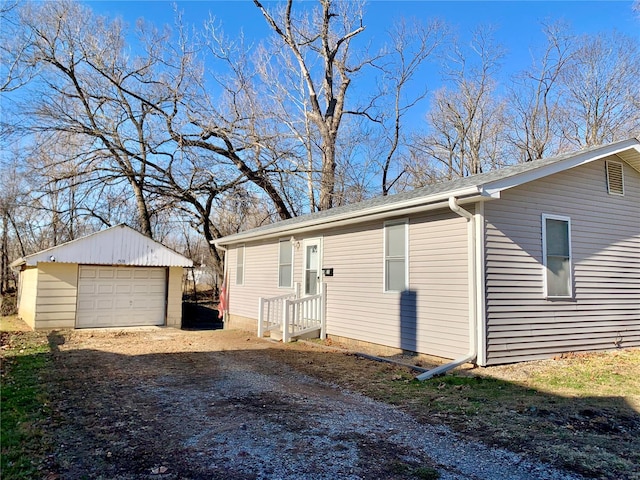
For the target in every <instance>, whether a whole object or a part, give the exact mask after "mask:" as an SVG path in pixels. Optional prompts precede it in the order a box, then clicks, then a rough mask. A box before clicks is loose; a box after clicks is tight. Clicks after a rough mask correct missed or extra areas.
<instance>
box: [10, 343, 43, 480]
mask: <svg viewBox="0 0 640 480" xmlns="http://www.w3.org/2000/svg"><path fill="white" fill-rule="evenodd" d="M0 340H1V341H0V344H1V348H2V369H1V397H2V398H1V400H2V402H1V404H2V407H1V408H2V411H1V413H0V414H1V415H2V422H1V424H0V449H1V456H0V468H1V471H2V478H3V479H5V480H9V479H32V478H39V477H41V476H42V472H40V470H41V468H42V466H43V464H44V460H45V458H46V452H47V445H46V440H45V436H44V430H43V425H44V424H45V422H46V421H47V418H48V413H49V407H48V400H47V394H46V390H45V388H44V386H43V381H42V377H43V375H44V373H45V371H46V369H47V368H48V367H49V366H50V364H51V357H50V349H49V345H48V343H47V340H46V337H44V336H43V335H41V334H37V333H13V334H12V333H7V332H3V333H2V335H1V337H0Z"/></svg>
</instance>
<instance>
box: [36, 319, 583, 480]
mask: <svg viewBox="0 0 640 480" xmlns="http://www.w3.org/2000/svg"><path fill="white" fill-rule="evenodd" d="M49 340H50V343H52V344H54V345H55V350H56V353H55V360H54V362H55V366H56V368H54V369H53V372H55V373H52V378H50V379H48V380H50V385H51V386H52V404H53V405H55V408H54V420H53V421H54V422H55V425H54V427H55V428H54V429H53V431H54V432H55V438H54V439H53V440H54V442H55V444H56V445H57V447H56V449H55V453H54V455H53V456H52V458H51V464H52V469H53V471H54V472H57V473H58V475H52V476H50V477H51V478H65V479H66V478H69V479H76V478H101V479H146V478H150V479H218V478H220V479H225V480H233V479H278V478H282V479H408V478H421V479H428V478H438V476H439V478H442V479H536V478H539V479H573V478H579V477H576V476H575V475H570V474H567V473H564V472H561V471H558V470H555V469H553V468H551V467H549V466H546V465H541V464H533V463H530V462H529V461H527V460H524V459H522V458H521V457H519V456H518V455H515V454H513V453H510V452H506V451H503V450H495V449H491V448H489V447H486V446H484V445H482V444H478V443H473V442H467V441H465V440H463V439H461V438H460V437H459V436H456V435H455V434H453V433H451V432H450V431H449V430H447V429H446V428H444V427H435V426H431V425H425V424H421V423H419V422H417V421H416V420H415V419H414V418H412V417H411V416H409V415H407V414H405V413H402V412H401V411H399V410H398V409H396V408H394V407H391V406H389V405H386V404H382V403H379V402H375V401H373V400H371V399H368V398H367V397H364V396H361V395H358V394H354V393H350V392H347V391H342V390H340V389H339V388H338V387H336V386H333V385H331V384H328V383H324V382H321V381H320V380H317V379H314V378H311V377H308V376H305V375H304V374H302V373H300V372H297V371H296V370H294V369H293V368H292V367H290V366H287V364H286V363H284V362H282V361H280V360H279V358H280V359H281V358H282V351H283V350H287V349H288V348H289V347H287V346H282V345H281V344H276V343H272V342H269V341H262V340H258V339H256V338H255V337H253V336H251V335H250V334H247V333H243V332H237V331H200V332H193V331H191V332H190V331H180V330H173V329H146V330H140V331H126V332H122V331H92V332H91V331H73V332H63V333H59V332H58V333H56V332H53V333H52V334H51V335H50V338H49ZM296 348H309V349H320V348H321V347H314V346H297V347H296ZM290 351H291V352H295V350H290Z"/></svg>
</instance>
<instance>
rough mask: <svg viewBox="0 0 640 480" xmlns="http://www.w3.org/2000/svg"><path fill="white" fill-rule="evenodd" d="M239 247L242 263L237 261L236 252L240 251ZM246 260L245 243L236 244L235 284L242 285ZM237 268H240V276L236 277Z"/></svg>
mask: <svg viewBox="0 0 640 480" xmlns="http://www.w3.org/2000/svg"><path fill="white" fill-rule="evenodd" d="M240 249H242V265H240V264H239V262H238V258H239V256H238V252H239V251H240ZM246 260H247V249H246V248H245V245H244V244H242V245H238V246H236V285H244V276H245V273H246V272H245V270H246V269H245V265H246ZM238 268H242V278H239V277H238Z"/></svg>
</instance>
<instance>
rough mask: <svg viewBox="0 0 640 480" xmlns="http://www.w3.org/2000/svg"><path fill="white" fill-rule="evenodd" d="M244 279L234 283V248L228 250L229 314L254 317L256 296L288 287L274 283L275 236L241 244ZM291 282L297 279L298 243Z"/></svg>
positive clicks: (276, 250)
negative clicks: (280, 286)
mask: <svg viewBox="0 0 640 480" xmlns="http://www.w3.org/2000/svg"><path fill="white" fill-rule="evenodd" d="M244 247H245V248H244V257H245V258H244V283H243V285H236V253H237V251H236V248H231V249H229V251H228V259H227V268H228V275H229V281H228V285H229V311H230V312H231V313H232V314H233V315H238V316H241V317H246V318H250V319H255V320H256V328H257V325H258V324H257V319H258V299H259V298H260V297H267V298H268V297H275V296H277V295H282V294H284V293H287V292H290V291H292V289H288V288H279V287H278V248H279V247H278V240H277V239H276V240H275V241H273V242H260V243H258V242H256V243H247V244H245V246H244ZM293 256H294V258H293V261H294V264H295V265H296V268H295V269H294V282H300V281H301V278H302V277H301V274H300V267H299V266H298V265H297V264H298V263H299V262H301V261H302V260H301V258H302V247H300V248H298V249H296V248H294V250H293Z"/></svg>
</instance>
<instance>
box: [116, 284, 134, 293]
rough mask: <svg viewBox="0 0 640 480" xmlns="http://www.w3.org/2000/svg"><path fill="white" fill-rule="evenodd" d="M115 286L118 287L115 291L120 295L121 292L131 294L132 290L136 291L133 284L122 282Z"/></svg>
mask: <svg viewBox="0 0 640 480" xmlns="http://www.w3.org/2000/svg"><path fill="white" fill-rule="evenodd" d="M115 287H116V292H115V293H117V294H118V295H120V294H130V293H131V291H132V290H133V291H134V292H135V291H136V288H135V286H132V285H123V284H120V285H116V286H115Z"/></svg>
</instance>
